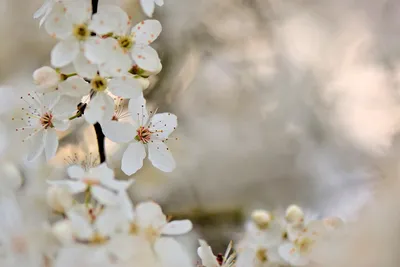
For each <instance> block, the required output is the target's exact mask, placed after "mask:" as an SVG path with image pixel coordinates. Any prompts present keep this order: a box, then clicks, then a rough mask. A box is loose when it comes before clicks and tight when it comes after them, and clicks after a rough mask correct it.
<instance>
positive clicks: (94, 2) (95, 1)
mask: <svg viewBox="0 0 400 267" xmlns="http://www.w3.org/2000/svg"><path fill="white" fill-rule="evenodd" d="M98 6H99V0H92V15H94V14H96V13H97V8H98Z"/></svg>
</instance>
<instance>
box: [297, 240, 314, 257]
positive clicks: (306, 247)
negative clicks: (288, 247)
mask: <svg viewBox="0 0 400 267" xmlns="http://www.w3.org/2000/svg"><path fill="white" fill-rule="evenodd" d="M313 243H314V241H313V240H312V239H311V238H308V237H303V238H298V239H296V240H295V241H294V244H295V245H296V246H297V247H298V249H299V250H300V253H309V252H310V251H311V247H312V244H313Z"/></svg>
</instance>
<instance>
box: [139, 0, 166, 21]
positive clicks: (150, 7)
mask: <svg viewBox="0 0 400 267" xmlns="http://www.w3.org/2000/svg"><path fill="white" fill-rule="evenodd" d="M140 5H141V6H142V8H143V11H144V13H145V14H146V15H147V16H149V17H152V16H153V13H154V8H155V5H158V6H163V5H164V0H140Z"/></svg>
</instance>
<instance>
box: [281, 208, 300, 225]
mask: <svg viewBox="0 0 400 267" xmlns="http://www.w3.org/2000/svg"><path fill="white" fill-rule="evenodd" d="M285 218H286V221H288V222H289V223H296V224H298V223H303V222H304V212H303V210H302V209H301V208H300V207H299V206H297V205H290V206H289V207H288V208H287V209H286V217H285Z"/></svg>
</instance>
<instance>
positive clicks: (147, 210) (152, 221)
mask: <svg viewBox="0 0 400 267" xmlns="http://www.w3.org/2000/svg"><path fill="white" fill-rule="evenodd" d="M135 211H136V221H137V223H138V224H139V226H140V227H142V228H147V227H153V228H159V227H162V226H164V225H166V223H167V218H166V216H165V214H164V213H163V212H162V210H161V207H160V205H158V204H157V203H155V202H153V201H147V202H141V203H139V204H138V205H137V206H136V209H135Z"/></svg>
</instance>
